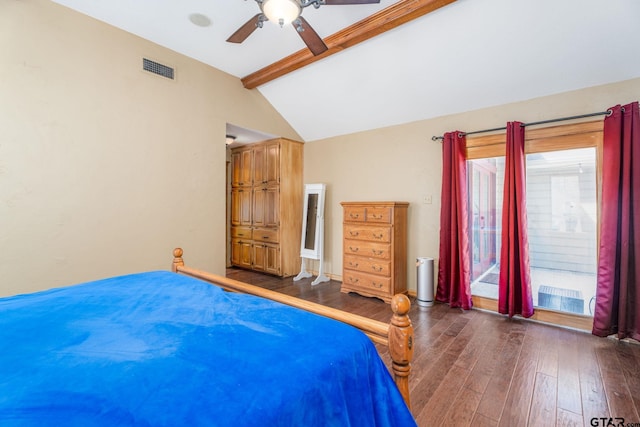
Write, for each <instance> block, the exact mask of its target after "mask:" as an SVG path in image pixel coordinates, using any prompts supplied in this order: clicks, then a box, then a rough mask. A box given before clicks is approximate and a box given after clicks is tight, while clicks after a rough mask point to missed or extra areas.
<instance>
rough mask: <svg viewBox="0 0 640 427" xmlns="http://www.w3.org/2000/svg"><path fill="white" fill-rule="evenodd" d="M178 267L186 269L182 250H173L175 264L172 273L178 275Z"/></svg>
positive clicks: (172, 266)
mask: <svg viewBox="0 0 640 427" xmlns="http://www.w3.org/2000/svg"><path fill="white" fill-rule="evenodd" d="M178 267H184V261H183V260H182V248H175V249H174V250H173V264H171V271H173V272H174V273H177V272H178Z"/></svg>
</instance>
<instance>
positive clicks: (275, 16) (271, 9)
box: [261, 0, 302, 27]
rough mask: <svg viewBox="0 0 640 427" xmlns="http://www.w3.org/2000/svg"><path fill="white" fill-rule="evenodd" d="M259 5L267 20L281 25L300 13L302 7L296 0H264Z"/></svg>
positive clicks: (292, 19)
mask: <svg viewBox="0 0 640 427" xmlns="http://www.w3.org/2000/svg"><path fill="white" fill-rule="evenodd" d="M261 7H262V12H263V13H264V14H265V15H266V16H267V18H269V21H272V22H277V23H278V24H279V25H280V26H281V27H282V26H283V25H286V24H290V23H291V22H292V21H294V20H295V19H296V18H297V17H298V16H300V13H302V7H300V3H299V2H297V1H296V0H264V1H263V2H262V5H261Z"/></svg>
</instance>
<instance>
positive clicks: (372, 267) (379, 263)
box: [344, 255, 391, 277]
mask: <svg viewBox="0 0 640 427" xmlns="http://www.w3.org/2000/svg"><path fill="white" fill-rule="evenodd" d="M344 268H348V269H349V270H357V271H361V272H363V273H372V274H378V275H380V276H386V277H389V276H390V275H391V262H389V261H384V260H378V259H371V258H365V257H359V256H354V255H345V256H344Z"/></svg>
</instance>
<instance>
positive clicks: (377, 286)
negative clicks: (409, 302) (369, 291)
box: [371, 282, 384, 289]
mask: <svg viewBox="0 0 640 427" xmlns="http://www.w3.org/2000/svg"><path fill="white" fill-rule="evenodd" d="M371 284H372V285H373V286H374V287H376V288H378V289H380V288H382V286H384V285H383V284H382V283H376V282H371Z"/></svg>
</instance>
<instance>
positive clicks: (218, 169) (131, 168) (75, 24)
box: [0, 0, 299, 295]
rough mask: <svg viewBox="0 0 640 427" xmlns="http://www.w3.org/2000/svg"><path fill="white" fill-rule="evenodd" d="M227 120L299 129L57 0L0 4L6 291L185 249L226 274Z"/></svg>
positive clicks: (153, 261) (0, 291)
mask: <svg viewBox="0 0 640 427" xmlns="http://www.w3.org/2000/svg"><path fill="white" fill-rule="evenodd" d="M143 57H147V58H150V59H153V60H156V61H158V62H161V63H164V64H167V65H170V66H172V67H174V68H175V69H176V80H175V81H170V80H167V79H164V78H161V77H158V76H156V75H153V74H150V73H147V72H144V71H142V58H143ZM227 122H229V123H233V124H236V125H239V126H244V127H248V128H252V129H258V130H261V131H264V132H268V133H272V134H277V135H283V136H286V137H289V138H293V139H299V136H298V135H297V134H296V133H295V131H293V130H292V129H291V128H290V126H289V125H288V124H287V123H286V122H285V121H284V120H283V119H282V117H281V116H280V115H279V114H278V113H277V112H276V111H274V109H273V108H272V107H271V106H270V104H269V103H267V102H266V101H265V99H264V98H263V97H262V96H261V95H260V93H259V92H258V91H255V90H254V91H248V90H245V89H244V88H243V87H242V85H241V83H240V81H239V80H238V79H236V78H234V77H232V76H229V75H228V74H225V73H222V72H220V71H218V70H215V69H213V68H211V67H209V66H206V65H204V64H202V63H199V62H197V61H194V60H191V59H188V58H186V57H184V56H181V55H178V54H176V53H175V52H172V51H170V50H167V49H164V48H162V47H159V46H157V45H154V44H151V43H149V42H147V41H145V40H142V39H140V38H138V37H136V36H133V35H131V34H129V33H126V32H124V31H121V30H117V29H115V28H112V27H110V26H107V25H105V24H103V23H101V22H99V21H96V20H93V19H91V18H88V17H86V16H83V15H81V14H78V13H76V12H73V11H71V10H68V9H66V8H64V7H62V6H60V5H57V4H55V3H53V2H50V1H48V0H29V1H9V0H2V1H0V295H10V294H15V293H22V292H30V291H34V290H39V289H45V288H50V287H55V286H61V285H66V284H71V283H77V282H81V281H86V280H92V279H96V278H101V277H105V276H112V275H118V274H126V273H131V272H137V271H145V270H153V269H166V268H168V267H169V266H170V262H171V251H172V249H173V247H174V246H182V247H183V248H184V249H185V251H186V254H185V257H186V259H187V262H188V263H189V264H190V265H193V266H198V267H201V268H205V269H208V270H211V271H214V272H218V273H223V272H224V259H225V257H224V254H225V238H224V236H225V227H224V224H225V209H224V200H225V158H226V155H225V144H224V135H225V125H226V123H227Z"/></svg>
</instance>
